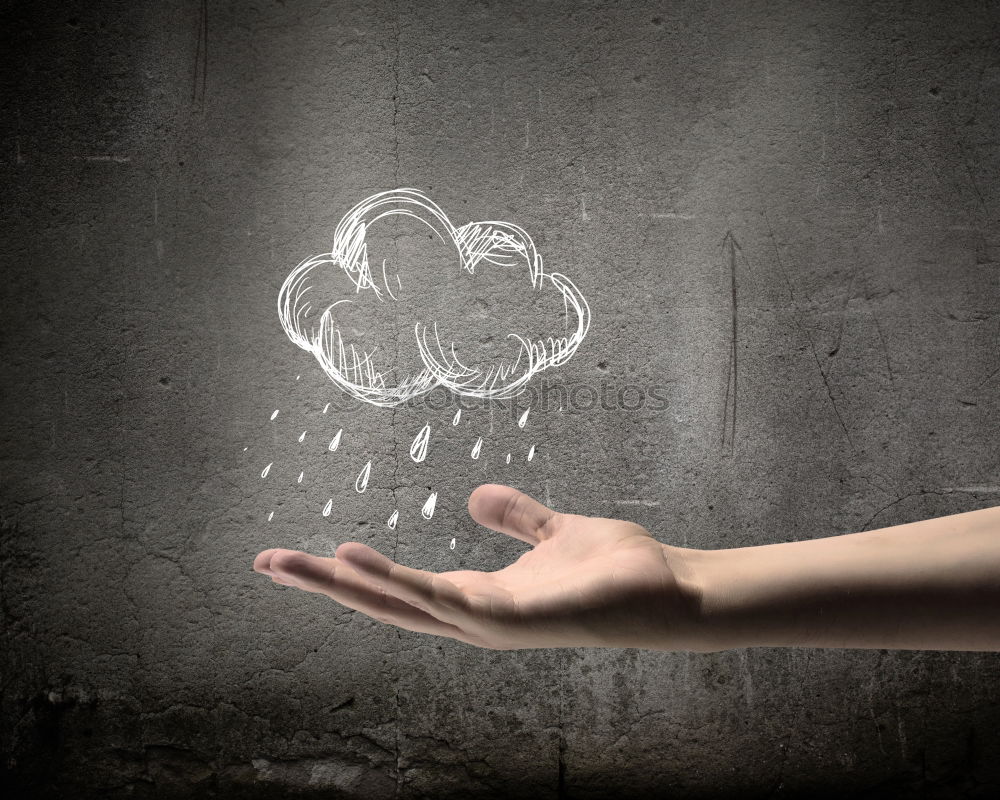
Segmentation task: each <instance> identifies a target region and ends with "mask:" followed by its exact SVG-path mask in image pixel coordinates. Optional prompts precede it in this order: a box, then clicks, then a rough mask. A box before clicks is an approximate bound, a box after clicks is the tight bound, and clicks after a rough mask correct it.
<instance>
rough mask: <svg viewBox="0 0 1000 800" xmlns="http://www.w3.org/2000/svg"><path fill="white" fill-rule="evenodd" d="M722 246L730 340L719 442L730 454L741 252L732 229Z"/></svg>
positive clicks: (736, 380)
mask: <svg viewBox="0 0 1000 800" xmlns="http://www.w3.org/2000/svg"><path fill="white" fill-rule="evenodd" d="M722 247H723V249H724V250H725V252H726V254H727V256H728V262H729V292H730V300H729V308H730V320H731V331H730V342H729V371H728V374H727V375H726V399H725V403H724V405H723V412H722V436H721V439H720V444H721V445H722V448H723V450H725V449H727V436H728V450H729V454H730V455H732V454H733V451H734V448H735V446H736V409H737V388H738V383H739V366H740V360H739V359H740V356H739V297H738V294H737V286H736V253H737V252H739V253H740V254H741V255H742V253H743V250H742V248H740V245H739V242H737V241H736V238H735V237H734V236H733V232H732V231H726V235H725V237H723V239H722Z"/></svg>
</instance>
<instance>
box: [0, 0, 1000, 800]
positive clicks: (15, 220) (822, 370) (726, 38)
mask: <svg viewBox="0 0 1000 800" xmlns="http://www.w3.org/2000/svg"><path fill="white" fill-rule="evenodd" d="M997 8H998V7H997V5H996V4H992V3H987V2H981V3H973V2H957V3H947V4H945V3H939V4H934V3H885V2H857V3H844V2H824V3H799V2H788V3H763V2H761V3H735V2H734V3H721V2H720V3H704V2H691V3H661V4H652V3H649V4H640V3H627V2H622V3H610V2H603V3H588V2H559V3H531V2H524V3H506V4H504V3H492V2H479V3H472V2H469V3H465V2H456V1H455V0H451V2H426V3H424V2H421V3H398V4H392V3H388V2H373V3H347V2H345V3H334V2H319V1H318V0H301V1H300V2H296V1H294V0H288V1H287V2H259V1H255V2H230V3H222V2H216V1H215V0H206V2H199V1H198V0H163V1H162V2H158V3H135V2H129V1H128V0H120V1H119V2H103V3H91V4H86V3H54V2H20V3H9V4H7V7H6V10H5V12H4V14H5V20H4V24H3V26H2V28H3V34H2V35H3V39H4V44H3V46H2V50H0V52H3V58H4V62H5V67H4V70H3V75H2V78H0V80H2V81H3V87H4V88H3V100H2V102H3V109H2V111H3V113H2V115H0V153H2V159H0V172H2V183H0V186H2V193H3V194H2V197H3V201H2V208H3V213H2V215H0V225H2V245H0V248H2V251H0V252H2V259H3V276H4V291H3V293H2V325H3V331H2V347H3V355H2V365H3V373H2V374H3V378H2V383H3V387H4V388H3V396H2V397H3V399H2V403H3V406H2V413H0V430H2V458H3V466H2V511H0V513H2V531H3V533H2V564H3V567H2V569H3V572H2V612H3V621H4V625H3V640H2V645H0V654H2V655H0V659H2V664H3V697H2V703H3V725H2V728H0V741H2V743H3V751H4V763H3V770H4V771H5V772H4V774H5V776H6V780H7V781H8V782H13V783H14V784H15V785H16V786H18V787H20V789H21V791H22V794H23V795H25V796H30V795H32V794H38V795H44V794H46V793H48V794H49V795H51V796H57V795H59V794H60V793H62V794H64V795H65V796H73V797H81V796H88V795H93V796H99V797H110V798H117V797H168V796H175V795H176V796H183V797H191V796H218V797H241V798H242V797H285V796H288V794H289V793H290V792H292V791H293V790H294V791H300V792H302V793H303V794H304V795H307V796H312V795H315V796H317V797H319V796H323V797H350V798H382V797H397V796H398V797H448V796H455V797H468V796H473V795H475V796H494V797H532V798H536V797H537V798H545V797H553V798H554V797H579V798H590V797H600V796H604V795H606V794H609V793H611V792H619V793H621V795H622V796H628V795H629V794H631V793H638V792H639V791H640V790H642V791H644V792H648V793H649V794H650V795H651V796H656V795H657V794H659V795H661V796H664V797H667V796H669V797H694V796H707V795H713V794H718V793H720V792H723V791H726V790H728V791H732V792H739V793H740V795H741V796H764V795H767V794H772V793H773V794H776V795H779V796H781V795H808V796H811V797H815V796H821V795H823V794H824V793H829V794H830V795H833V796H843V794H844V793H845V791H853V792H857V793H867V794H868V795H876V794H880V793H881V794H890V793H894V794H895V795H896V796H913V797H917V796H920V797H944V796H948V797H951V796H956V795H958V794H966V795H968V796H996V792H997V790H998V789H1000V759H998V758H997V755H998V752H1000V724H998V723H1000V660H998V658H997V656H995V655H987V654H974V653H933V652H889V651H882V652H879V651H867V652H865V651H832V650H769V649H758V650H751V651H743V652H739V651H734V652H724V653H718V654H711V655H698V654H690V655H689V654H684V653H656V652H639V651H524V652H492V651H479V650H475V649H472V648H470V647H467V646H465V645H460V644H457V643H453V642H450V641H438V640H435V639H431V638H428V637H424V636H420V635H417V634H410V633H407V632H400V631H397V630H395V629H391V628H387V627H384V626H381V625H379V624H377V623H374V622H372V621H370V620H368V619H366V618H361V617H360V616H359V615H356V614H354V613H352V612H350V611H348V610H346V609H344V608H341V607H339V606H337V605H336V604H334V603H333V602H331V601H326V600H325V599H324V598H322V597H319V596H315V595H306V594H303V593H299V592H295V591H292V590H287V589H283V588H281V587H276V586H273V585H271V584H270V583H269V582H268V581H266V579H263V578H262V577H261V576H259V575H255V574H253V573H252V572H251V569H250V565H251V561H252V558H253V556H254V554H255V553H256V552H257V551H258V550H260V549H263V548H265V547H269V546H285V547H293V548H307V549H310V550H312V551H314V552H327V551H329V550H331V549H332V548H333V547H335V546H336V545H337V544H338V543H340V542H342V541H345V540H350V539H357V540H360V541H364V542H367V543H369V544H372V545H373V546H376V547H379V548H381V549H383V551H385V552H389V553H395V554H396V555H397V556H398V558H399V559H400V560H402V561H404V562H405V563H409V564H412V565H416V566H421V567H426V568H435V569H442V568H451V567H453V566H455V565H463V566H466V567H473V568H486V569H494V568H497V567H499V566H500V565H502V564H504V563H506V562H507V561H508V560H510V559H511V558H512V557H514V556H516V554H517V553H518V552H520V545H519V543H518V542H516V541H513V540H507V539H505V538H504V537H502V536H500V535H498V534H492V533H489V532H487V531H484V530H483V529H479V528H477V526H475V525H474V524H473V523H472V522H471V521H470V520H469V519H468V517H467V515H466V513H465V510H464V503H465V498H466V497H467V495H468V492H469V491H470V490H471V489H472V488H473V487H474V486H476V485H477V484H478V483H481V482H484V481H497V482H505V483H510V484H512V485H515V486H518V487H520V488H522V489H524V490H525V491H528V492H530V493H532V494H534V495H535V496H537V497H539V498H540V499H543V500H546V499H547V500H548V501H549V502H551V504H552V505H553V506H555V507H556V508H558V509H560V510H567V511H575V512H580V513H591V514H600V515H605V516H619V517H624V518H629V519H633V520H636V521H638V522H640V523H642V524H644V525H646V526H647V527H649V529H650V530H651V531H653V532H654V534H655V535H656V536H657V537H658V538H660V539H661V540H663V541H668V542H671V543H675V544H685V543H686V544H688V545H690V546H696V547H706V548H718V547H733V546H740V545H753V544H762V543H767V542H780V541H785V540H789V539H794V538H803V537H819V536H827V535H832V534H837V533H844V532H848V531H855V530H861V529H864V528H873V527H880V526H885V525H891V524H896V523H901V522H905V521H911V520H917V519H923V518H927V517H931V516H936V515H943V514H950V513H956V512H960V511H968V510H972V509H976V508H983V507H987V506H990V505H995V504H996V503H997V502H1000V416H998V414H1000V402H998V390H1000V371H998V370H1000V226H998V208H1000V205H998V204H1000V152H998V147H997V145H998V122H1000V116H998V114H997V107H998V102H1000V50H998V45H997V42H998V36H997V32H998V24H1000V13H998V11H997ZM396 186H414V187H418V188H421V189H423V190H425V191H427V192H428V193H429V194H430V195H431V196H432V197H433V198H434V199H435V200H436V201H437V202H438V203H440V204H441V205H442V206H443V207H444V208H445V209H446V210H448V211H449V213H451V214H452V216H453V218H454V220H455V222H456V224H457V223H462V222H465V221H468V220H472V219H509V220H511V221H514V222H517V223H519V224H521V225H522V226H524V227H525V228H527V229H528V230H529V231H530V232H531V233H532V235H533V236H535V238H536V241H537V243H538V245H539V248H540V249H541V250H542V252H543V254H544V256H545V257H546V259H547V262H546V263H547V264H548V265H549V266H550V267H551V268H553V269H560V270H563V271H565V272H567V273H568V274H570V275H572V276H573V278H574V280H576V281H577V283H578V284H579V286H580V288H581V289H582V290H583V291H584V293H585V294H586V295H587V296H588V298H589V299H590V301H591V305H592V308H593V326H592V328H591V332H590V335H589V336H588V337H587V339H586V341H585V342H584V344H583V346H582V348H581V349H580V351H579V352H578V353H577V355H576V357H575V358H574V359H573V360H572V361H571V362H570V363H569V364H568V365H567V366H566V367H565V368H564V369H563V370H561V371H560V372H559V374H558V375H556V376H553V377H554V378H558V379H559V380H560V381H564V382H565V383H566V385H573V386H583V385H590V386H594V387H597V388H600V387H601V386H605V387H608V388H609V390H611V391H617V389H618V388H620V387H622V386H624V385H638V386H643V387H649V386H653V385H657V386H660V387H661V391H662V394H663V395H664V396H665V397H666V398H667V403H666V408H665V409H660V410H653V409H651V408H648V407H644V408H643V409H641V410H626V409H622V408H611V409H603V408H600V407H598V408H594V409H590V410H580V409H568V410H566V411H564V412H563V413H555V412H553V413H545V414H543V413H538V414H536V415H534V416H533V418H532V421H531V423H530V426H529V428H528V429H527V430H528V432H527V433H526V432H524V431H519V429H518V428H517V427H516V424H515V422H514V420H513V419H512V410H511V409H510V408H509V407H507V408H503V407H496V408H494V409H493V410H492V412H491V411H488V410H482V409H481V410H478V411H469V412H468V413H467V414H466V416H465V417H464V418H463V419H464V422H463V425H462V426H459V427H458V428H455V429H454V430H447V429H448V427H449V426H448V425H447V424H446V420H447V419H450V416H448V415H449V412H448V411H445V410H442V411H438V412H436V416H433V415H429V414H430V412H428V411H427V409H426V408H420V409H400V410H397V411H395V412H386V411H379V410H377V409H371V408H342V407H341V406H340V405H338V406H337V408H336V409H332V410H331V412H330V413H329V414H327V415H326V416H323V415H322V414H321V408H322V406H323V405H324V404H325V403H327V402H334V403H337V402H338V398H339V397H340V395H339V393H338V392H337V390H336V389H335V388H334V387H333V386H332V384H330V382H329V381H328V380H326V378H325V377H324V376H323V375H322V374H321V373H320V371H319V370H318V368H317V367H316V365H315V363H314V362H313V361H312V360H311V359H310V357H309V356H308V355H307V354H305V353H303V352H302V351H300V350H298V349H296V348H295V347H294V346H293V345H292V344H291V343H290V342H289V341H288V340H287V339H286V338H285V336H284V334H283V333H282V331H281V329H280V327H279V325H278V321H277V316H276V313H275V300H276V297H277V291H278V287H279V286H280V284H281V281H282V280H283V279H284V277H285V275H286V274H287V272H288V271H289V269H290V268H291V267H292V266H293V265H294V264H295V262H297V261H298V260H299V259H300V258H302V257H304V256H307V255H312V254H315V253H318V252H321V251H322V250H323V249H324V248H328V247H329V244H330V240H331V236H332V229H333V226H334V225H335V224H336V222H337V220H338V219H339V218H340V216H341V215H342V214H343V213H344V211H345V210H346V209H347V208H348V207H349V206H350V205H351V204H353V203H354V202H356V201H358V200H360V199H361V198H363V197H365V196H367V195H368V194H371V193H373V192H375V191H378V190H382V189H389V188H393V187H396ZM489 325H491V326H493V327H495V328H496V329H497V330H500V331H502V329H503V326H502V321H496V320H493V321H491V322H490V323H489ZM299 375H301V379H300V380H296V376H299ZM275 408H280V409H281V412H282V413H281V415H280V416H279V418H278V420H276V422H275V423H271V422H270V421H269V416H270V414H271V412H272V411H273V410H274V409H275ZM428 419H433V420H437V421H438V422H441V425H442V437H443V438H442V439H441V440H440V442H441V443H440V445H439V446H436V449H435V450H434V451H433V453H432V457H429V458H428V461H427V462H426V463H425V464H422V465H420V466H419V467H418V466H417V465H414V464H413V463H412V462H411V461H410V460H409V458H408V457H407V455H406V450H407V447H408V446H409V443H410V441H411V439H412V436H413V435H414V434H415V432H416V431H417V430H418V429H419V427H420V426H421V425H422V424H423V423H424V422H425V421H427V420H428ZM341 426H342V427H344V429H345V443H344V446H343V448H342V450H341V451H338V453H337V454H336V456H337V457H339V458H340V459H341V460H340V461H335V460H332V459H331V458H329V457H328V456H329V455H330V454H329V453H328V451H326V449H325V448H324V447H323V442H322V441H321V440H322V439H323V437H326V436H328V435H332V432H334V431H335V430H336V429H337V428H339V427H341ZM307 428H308V429H309V430H310V431H311V433H310V437H312V435H313V433H314V434H315V436H316V438H315V440H313V439H312V438H310V439H309V440H307V442H306V443H304V444H303V445H299V444H298V442H297V440H296V437H297V434H298V433H299V431H300V430H302V429H307ZM491 430H492V433H490V431H491ZM484 432H485V433H484ZM476 435H486V436H487V438H488V440H489V442H490V443H491V444H490V447H491V448H492V449H491V450H490V451H489V452H490V455H489V457H488V458H485V459H483V460H481V461H480V462H472V461H471V459H468V458H467V456H466V455H465V454H464V450H465V448H466V447H467V445H468V442H469V439H470V437H472V438H474V437H475V436H476ZM528 437H530V441H532V442H535V443H537V445H538V455H537V456H536V458H535V460H534V461H532V462H531V463H530V464H529V463H527V462H525V461H524V459H523V458H520V459H517V458H516V459H515V460H514V463H513V464H512V465H511V466H509V467H508V466H507V465H506V463H505V462H504V459H502V458H501V457H500V456H501V454H502V453H503V452H505V451H507V450H513V451H514V452H515V453H521V452H523V448H524V446H525V445H526V443H527V442H528V441H529V438H528ZM244 448H247V449H246V451H245V452H244ZM365 458H372V459H373V460H374V463H375V468H374V469H373V475H372V482H371V485H370V486H369V489H368V491H367V492H366V493H365V494H364V495H358V494H357V493H355V492H354V490H353V480H354V475H355V474H356V467H357V465H358V464H359V463H363V460H364V459H365ZM272 460H273V461H275V463H276V466H275V473H274V475H273V476H272V480H269V481H264V480H261V478H260V471H261V469H262V467H263V465H265V464H266V463H268V462H270V461H272ZM299 464H301V465H302V466H301V469H302V470H305V471H307V474H308V476H309V477H308V479H307V480H306V481H305V482H304V483H303V484H297V483H296V480H295V473H296V471H297V470H296V467H297V466H298V465H299ZM430 487H433V488H434V489H436V490H437V491H438V492H439V503H438V510H437V513H436V514H435V516H434V519H433V521H432V523H427V522H423V521H421V520H420V519H419V516H418V515H416V513H415V509H417V508H419V505H420V503H421V502H422V500H423V498H424V497H426V495H427V493H428V490H429V488H430ZM327 498H332V499H334V501H335V510H334V513H332V514H331V515H330V516H329V517H323V516H322V515H321V514H320V513H319V508H320V506H321V505H322V503H323V502H324V501H325V500H326V499H327ZM393 507H399V508H401V509H403V512H402V513H403V517H405V519H402V518H401V520H402V521H401V523H400V526H399V528H397V530H396V531H395V532H391V531H388V530H387V529H386V527H385V525H384V520H385V518H386V517H387V516H388V513H389V511H391V509H392V508H393ZM271 511H276V513H275V516H274V519H273V521H271V522H270V523H268V522H267V516H268V514H269V513H270V512H271ZM453 536H454V537H455V538H456V541H457V544H456V548H455V549H454V550H451V549H449V547H448V543H449V541H450V539H451V538H452V537H453Z"/></svg>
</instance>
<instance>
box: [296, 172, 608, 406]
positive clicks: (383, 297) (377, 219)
mask: <svg viewBox="0 0 1000 800" xmlns="http://www.w3.org/2000/svg"><path fill="white" fill-rule="evenodd" d="M398 217H405V218H407V219H408V220H415V221H417V222H419V223H422V224H423V225H424V226H426V227H427V228H428V229H430V231H432V236H430V237H428V238H432V239H433V238H434V237H435V236H436V237H437V240H438V242H439V243H442V244H444V245H445V247H446V248H447V249H449V250H450V251H452V254H451V255H450V256H448V258H449V259H450V260H451V261H453V262H454V265H453V266H451V267H448V268H447V270H446V271H448V273H449V274H448V275H447V276H445V278H444V280H443V281H442V286H443V287H444V288H443V289H442V290H441V291H442V292H444V293H447V291H448V286H449V283H448V281H453V280H454V279H455V278H454V276H455V275H461V276H464V277H465V278H467V279H468V278H471V277H472V276H475V275H477V270H478V271H479V272H478V274H479V275H480V276H481V275H482V274H483V272H484V271H486V270H495V271H503V273H504V277H505V279H508V280H510V283H511V285H510V287H509V290H505V291H504V293H503V295H504V297H505V298H507V300H506V302H508V303H514V304H515V305H517V304H523V305H530V304H531V303H533V302H537V301H538V299H539V297H538V296H539V295H545V296H546V297H545V299H546V301H549V300H554V301H557V302H558V304H559V306H560V310H559V313H558V314H557V315H556V316H558V318H559V322H558V324H557V323H552V327H556V326H557V327H558V328H559V329H560V330H558V331H552V332H548V331H544V332H542V333H541V334H539V333H538V331H537V330H531V331H528V330H518V329H515V330H509V329H508V328H507V325H508V324H513V321H512V320H513V315H511V316H510V322H508V316H507V315H504V316H503V318H502V319H494V320H492V323H493V324H495V325H501V326H503V329H504V330H505V331H506V333H505V334H503V335H502V336H500V337H498V339H497V340H496V343H495V344H491V345H490V347H491V348H492V351H491V352H488V353H487V354H486V356H485V357H481V358H479V359H478V360H476V361H475V362H474V363H473V361H472V360H470V359H468V358H466V357H465V356H464V355H463V353H464V352H465V351H463V349H462V346H459V345H457V344H456V340H458V339H461V338H462V337H463V336H464V335H465V334H466V333H467V331H468V329H469V328H470V327H473V326H474V325H475V324H477V323H476V322H475V321H468V320H463V319H461V314H460V312H459V311H456V312H455V314H451V313H450V312H449V311H448V310H447V309H446V310H445V311H444V315H445V316H448V317H457V318H450V319H440V318H434V317H431V316H428V315H427V314H426V313H424V310H422V309H420V308H419V307H418V308H416V309H415V310H414V309H413V308H412V304H411V306H407V307H406V309H404V304H402V303H400V296H401V295H402V293H403V286H404V282H405V281H406V280H407V275H406V269H407V268H406V266H405V265H401V266H400V267H399V268H398V271H397V272H395V274H392V275H390V272H389V270H387V267H386V260H385V259H382V261H381V264H379V263H378V259H377V258H376V257H373V258H372V261H373V262H375V263H371V262H370V260H369V244H370V243H369V240H368V237H369V236H370V232H371V231H372V230H373V229H374V226H377V225H379V224H382V225H384V224H385V223H386V222H387V221H388V220H390V219H391V218H398ZM416 227H420V226H419V225H417V226H416ZM421 229H422V228H421ZM425 233H426V231H425ZM331 279H333V280H334V281H335V285H336V286H337V287H338V288H337V289H336V290H335V291H334V292H333V293H332V294H333V297H331V296H330V295H331V293H330V292H329V291H327V292H326V294H325V295H324V294H323V292H321V291H317V290H316V286H317V285H318V284H319V283H324V284H326V285H329V283H330V280H331ZM482 280H483V279H482V278H480V281H482ZM451 285H454V284H451ZM321 295H323V299H322V301H320V296H321ZM338 295H339V296H338ZM314 301H316V302H315V303H314ZM366 304H367V305H366ZM359 305H360V306H361V308H359V307H358V306H359ZM418 305H419V304H418ZM377 307H382V309H383V310H384V309H385V308H386V307H390V311H391V312H392V313H393V314H394V316H393V320H394V321H395V320H398V319H401V318H402V321H403V324H404V326H405V327H404V329H403V330H404V334H403V335H401V336H400V339H401V340H405V341H406V342H408V343H409V345H411V346H412V347H411V349H413V350H414V352H415V354H416V356H417V357H416V358H414V359H412V360H411V363H410V365H409V366H403V365H401V364H399V363H397V362H398V360H399V359H398V358H397V357H394V356H391V355H390V354H389V353H387V352H386V348H382V349H380V348H379V347H377V346H371V345H370V343H369V341H370V340H367V339H365V338H364V336H365V332H364V331H363V330H362V331H359V330H358V328H359V327H361V328H365V327H367V326H369V325H370V324H372V321H373V320H374V318H375V315H373V314H372V313H371V312H373V311H375V310H377ZM437 311H438V312H441V309H440V308H438V309H437ZM278 314H279V317H280V319H281V325H282V327H283V328H284V330H285V333H287V334H288V338H290V339H291V340H292V341H293V342H294V343H295V344H297V345H298V346H299V347H301V348H302V349H303V350H306V351H308V352H310V353H312V354H313V355H314V356H315V358H316V360H317V361H318V362H319V364H320V366H321V367H322V368H323V371H324V372H326V374H327V375H328V376H329V377H330V379H331V380H332V381H333V382H334V383H336V384H337V385H338V386H339V387H340V388H341V389H343V390H344V391H345V392H347V393H349V394H351V395H353V396H354V397H356V398H358V399H360V400H363V401H365V402H368V403H372V404H373V405H376V406H384V407H387V406H395V405H399V404H401V403H404V402H406V401H407V400H409V399H411V398H414V397H416V396H418V395H420V394H423V393H425V392H428V391H430V390H431V389H433V388H434V387H436V386H445V387H447V388H448V389H450V390H451V391H453V392H455V393H457V394H459V395H463V396H466V397H475V398H507V397H512V396H514V395H516V394H518V393H519V392H521V391H522V390H523V389H524V388H525V386H526V385H527V383H528V381H530V380H531V378H532V377H533V376H534V375H536V374H537V373H539V372H541V371H542V370H545V369H549V368H550V367H556V366H559V365H561V364H563V363H565V362H566V361H568V360H569V359H570V358H571V357H572V356H573V354H574V353H575V352H576V350H577V348H578V347H579V346H580V343H581V342H582V341H583V338H584V337H585V336H586V335H587V330H588V328H589V326H590V307H589V306H588V305H587V301H586V299H585V298H584V297H583V295H582V294H581V293H580V291H579V290H578V289H577V288H576V286H575V285H574V284H573V282H572V281H571V280H570V279H569V278H567V277H566V276H565V275H562V274H560V273H557V272H552V273H549V272H546V271H545V269H544V267H543V264H542V257H541V255H539V253H538V252H537V250H536V249H535V244H534V242H533V241H532V240H531V237H530V236H528V234H527V233H526V232H525V231H524V230H523V229H522V228H520V227H519V226H517V225H513V224H511V223H509V222H495V221H490V222H469V223H468V224H466V225H462V226H461V227H459V228H456V227H454V226H453V225H452V224H451V222H450V221H449V220H448V217H447V216H446V215H445V213H444V212H443V211H442V210H441V209H440V208H439V207H438V206H437V205H436V204H435V203H434V202H433V201H431V200H430V198H428V197H427V196H425V195H424V194H422V193H421V192H419V191H417V190H415V189H396V190H394V191H388V192H381V193H379V194H375V195H372V196H371V197H369V198H367V199H366V200H363V201H362V202H360V203H358V204H357V205H356V206H354V208H352V209H351V210H350V211H349V212H348V213H347V214H346V215H345V216H344V218H343V219H341V221H340V223H339V224H338V225H337V228H336V230H335V231H334V236H333V247H332V249H331V251H330V252H329V253H324V254H322V255H318V256H313V257H312V258H308V259H306V260H304V261H302V262H301V263H300V264H298V266H296V267H295V269H293V270H292V272H291V274H289V276H288V277H287V278H286V279H285V282H284V283H283V284H282V287H281V291H280V293H279V295H278ZM553 318H555V317H553ZM359 320H361V322H359ZM443 329H448V330H449V331H451V336H449V335H447V334H445V335H444V336H442V334H441V330H443ZM486 341H490V339H489V338H487V339H486ZM396 355H397V356H398V348H397V354H396Z"/></svg>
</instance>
